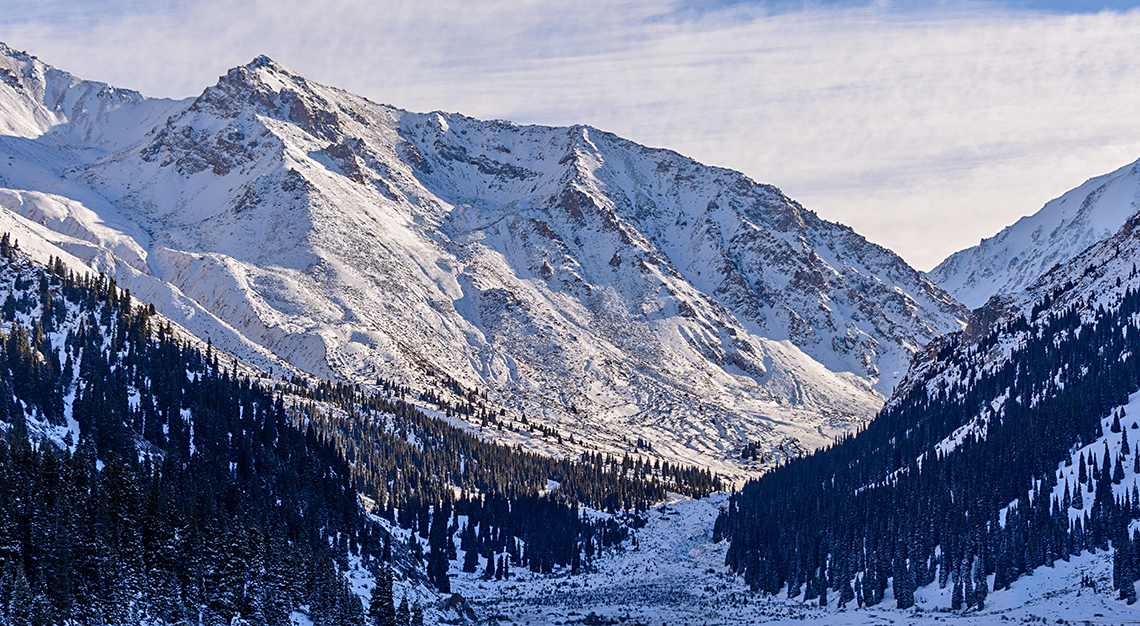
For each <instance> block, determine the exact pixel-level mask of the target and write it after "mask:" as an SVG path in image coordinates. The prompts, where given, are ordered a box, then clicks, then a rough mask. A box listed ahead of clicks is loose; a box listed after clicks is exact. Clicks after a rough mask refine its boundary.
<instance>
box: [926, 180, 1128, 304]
mask: <svg viewBox="0 0 1140 626" xmlns="http://www.w3.org/2000/svg"><path fill="white" fill-rule="evenodd" d="M1137 210H1140V161H1137V162H1134V163H1130V164H1128V165H1125V166H1124V167H1122V168H1120V169H1118V170H1116V171H1115V172H1112V173H1110V174H1105V175H1103V176H1098V177H1096V178H1092V179H1089V180H1088V181H1087V182H1085V183H1084V184H1083V185H1081V186H1080V187H1077V188H1076V189H1073V190H1072V191H1069V192H1067V193H1065V194H1064V195H1062V196H1061V197H1059V198H1057V199H1055V200H1051V201H1050V202H1048V203H1047V204H1046V205H1045V206H1044V207H1042V208H1041V210H1039V211H1038V212H1036V213H1034V214H1033V215H1030V216H1026V217H1023V218H1021V219H1020V220H1018V221H1017V222H1016V223H1014V224H1012V225H1011V226H1007V227H1006V228H1004V229H1002V231H1001V232H999V233H998V234H996V235H994V236H993V237H990V238H989V239H983V240H982V241H981V243H979V244H978V245H976V246H974V247H972V248H967V249H965V250H961V251H959V252H955V253H954V254H952V255H950V256H949V257H948V258H947V259H946V260H945V261H943V262H942V263H940V264H939V265H938V267H936V268H934V269H933V270H931V271H930V272H929V273H927V277H928V278H930V279H931V280H933V281H934V282H935V283H937V284H938V285H940V286H941V287H942V288H944V289H946V290H947V291H949V292H950V293H951V294H952V295H953V296H954V297H955V298H957V299H958V300H959V301H960V302H962V303H963V304H965V305H966V306H969V307H971V308H977V307H980V306H982V305H983V304H985V303H986V301H987V300H989V299H990V297H991V296H994V295H999V294H1014V293H1017V292H1019V291H1021V290H1023V289H1025V288H1026V287H1028V286H1030V285H1032V284H1033V283H1034V281H1036V280H1037V279H1038V278H1039V277H1041V275H1043V274H1045V273H1046V272H1048V271H1049V270H1050V269H1052V268H1053V267H1054V266H1056V265H1063V264H1065V263H1067V262H1068V261H1069V260H1071V259H1072V258H1073V257H1075V256H1077V255H1078V254H1080V253H1081V252H1082V251H1083V250H1084V249H1085V248H1087V247H1089V246H1091V245H1093V244H1095V243H1097V242H1098V241H1101V240H1103V239H1106V238H1108V237H1111V236H1112V235H1113V234H1114V233H1115V232H1116V231H1117V229H1119V228H1120V227H1121V225H1123V224H1124V222H1125V221H1126V220H1127V219H1128V218H1129V217H1131V216H1133V215H1135V214H1136V212H1137Z"/></svg>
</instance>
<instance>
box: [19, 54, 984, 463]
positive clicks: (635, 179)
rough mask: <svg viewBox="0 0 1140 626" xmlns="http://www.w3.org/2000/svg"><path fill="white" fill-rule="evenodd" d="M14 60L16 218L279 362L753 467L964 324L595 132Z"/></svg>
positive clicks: (800, 226) (673, 164) (872, 252)
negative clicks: (152, 93) (448, 394)
mask: <svg viewBox="0 0 1140 626" xmlns="http://www.w3.org/2000/svg"><path fill="white" fill-rule="evenodd" d="M0 64H3V67H5V68H6V70H5V74H4V76H5V79H4V81H3V83H2V84H0V112H2V114H3V116H4V117H5V118H6V119H4V120H3V121H0V124H4V125H5V127H6V128H12V129H17V130H14V131H9V132H12V134H11V135H9V136H5V137H2V138H0V150H2V152H0V187H4V188H5V189H3V190H0V204H3V205H4V206H5V207H6V208H7V209H8V211H7V212H6V214H5V215H4V219H5V220H7V221H9V222H11V223H12V228H10V229H16V230H19V229H18V228H16V227H19V228H22V229H23V231H22V232H25V233H26V236H29V237H36V238H38V239H40V240H42V241H43V242H44V246H45V250H46V249H49V248H53V247H54V248H55V249H59V250H62V251H65V252H67V253H68V257H69V258H75V259H78V260H79V261H81V262H83V263H86V264H87V265H89V266H91V267H94V268H96V269H99V270H100V271H106V272H109V273H112V274H113V275H115V276H116V279H117V280H118V281H119V283H120V284H121V285H123V286H125V287H129V288H131V289H132V290H133V291H134V292H135V294H136V296H138V297H141V298H143V299H145V300H150V301H152V302H154V304H155V306H156V307H158V309H159V310H160V311H162V312H164V313H165V314H167V315H169V316H171V317H172V318H174V319H176V320H179V321H180V322H181V323H183V324H185V325H186V326H187V327H188V328H190V329H192V330H195V331H196V332H199V333H200V334H202V335H204V336H208V337H210V338H211V339H214V340H215V342H218V341H224V342H226V345H224V346H223V347H224V348H226V349H227V350H230V351H232V352H235V353H238V354H239V356H242V357H243V358H249V359H260V360H261V361H262V362H263V364H265V365H266V366H268V367H273V366H275V365H276V366H278V367H297V368H300V369H302V370H305V371H307V372H310V373H312V374H316V375H319V376H322V377H327V378H336V377H343V378H346V379H349V380H353V381H357V382H368V381H370V380H374V379H375V377H376V376H377V375H383V376H385V377H388V378H394V379H397V380H402V381H404V382H405V383H408V384H412V385H414V384H415V383H416V381H417V380H424V377H425V376H446V377H451V378H454V379H456V380H457V381H459V382H460V383H462V384H463V385H465V386H467V387H469V388H474V389H481V390H487V391H488V392H489V393H490V394H492V396H493V397H494V398H495V399H496V400H498V401H499V402H501V403H504V404H505V405H506V406H508V407H510V408H511V410H512V412H517V413H521V414H525V415H527V416H528V417H529V418H530V419H535V418H537V419H539V420H541V421H545V422H547V423H553V424H554V425H556V427H557V428H559V429H560V430H562V431H563V432H568V433H570V434H572V435H574V436H575V437H576V438H577V439H578V440H584V441H586V442H588V443H590V445H591V446H592V447H597V448H601V449H611V450H620V449H623V448H627V449H628V448H629V447H630V446H631V442H633V441H634V440H635V439H641V440H642V446H641V448H642V450H645V448H646V447H652V448H653V449H654V452H656V453H657V454H659V455H661V456H663V457H666V458H673V459H678V460H685V461H689V462H694V461H695V462H700V463H704V464H706V465H711V466H714V467H718V468H719V469H722V471H734V470H739V469H740V468H741V467H742V465H741V463H743V467H744V469H746V470H747V469H748V467H749V465H750V464H751V463H752V462H751V461H749V462H746V463H745V462H743V461H742V460H741V459H740V458H739V453H740V450H741V449H742V447H743V446H745V445H746V444H749V443H751V444H754V446H758V447H759V449H762V450H764V451H766V452H768V454H766V455H761V456H760V457H759V459H758V460H757V461H756V464H757V465H754V466H753V469H758V468H759V467H762V466H763V465H764V464H765V463H771V462H773V461H775V460H776V459H777V458H778V457H779V455H780V454H784V453H795V452H796V451H797V450H802V449H810V448H814V447H816V446H818V445H821V444H823V443H826V442H828V441H830V439H831V437H832V436H834V435H836V434H839V433H841V432H844V431H845V430H846V429H849V428H851V426H852V425H853V424H858V423H861V422H862V421H864V420H866V419H868V418H869V417H870V416H871V415H873V414H874V412H875V411H876V410H877V409H878V407H879V406H880V405H881V403H882V397H883V395H885V394H887V393H889V392H890V390H891V389H892V388H893V386H894V384H895V383H896V382H897V380H898V379H899V377H900V376H901V375H902V374H903V373H904V372H905V370H906V366H907V364H908V362H909V361H910V358H911V356H912V354H913V353H914V352H915V351H916V350H918V349H919V348H920V347H922V346H923V345H924V344H925V343H927V342H928V341H929V340H930V339H931V338H933V337H935V336H937V335H939V334H941V333H943V332H946V331H949V330H956V329H958V328H960V327H961V324H962V320H963V319H964V317H965V310H964V309H963V307H961V306H960V305H958V304H957V303H956V302H955V301H954V300H953V298H951V297H950V296H949V295H947V294H946V293H945V292H943V291H942V290H941V289H939V288H938V287H936V286H935V285H933V284H932V283H931V282H930V281H928V280H926V279H925V278H923V277H922V276H921V275H919V274H918V273H917V272H916V271H914V270H913V269H912V268H910V267H909V266H907V265H906V264H905V263H904V262H903V261H902V260H901V259H900V258H899V257H898V256H896V255H895V254H893V253H891V252H890V251H888V250H885V249H883V248H881V247H879V246H876V245H874V244H871V243H869V242H867V241H866V240H865V239H864V238H863V237H861V236H859V235H858V234H856V233H854V232H853V231H852V230H851V229H850V228H847V227H845V226H842V225H839V224H835V223H831V222H827V221H825V220H822V219H820V218H819V217H817V216H816V215H815V214H814V213H812V212H811V211H808V210H806V209H805V208H803V207H802V206H800V205H799V204H798V203H796V202H794V201H793V200H791V199H789V198H787V197H786V196H784V195H783V194H782V193H780V191H779V190H778V189H776V188H774V187H771V186H768V185H762V184H757V183H755V182H753V181H752V180H750V179H748V178H747V177H745V176H743V175H741V174H739V173H736V172H732V171H729V170H724V169H718V168H712V167H707V166H704V165H701V164H699V163H696V162H694V161H692V160H691V159H687V158H685V157H683V156H681V155H678V154H676V153H673V152H670V151H667V150H659V149H651V148H646V147H643V146H639V145H637V144H634V143H632V142H629V141H626V140H623V139H620V138H618V137H616V136H613V135H611V134H608V133H604V132H601V131H598V130H596V129H592V128H588V127H581V126H575V127H570V128H549V127H540V126H518V125H515V124H512V123H510V122H505V121H492V122H483V121H478V120H473V119H470V118H467V117H464V116H461V115H457V114H443V113H430V114H417V113H409V112H406V111H402V110H400V109H396V108H393V107H389V106H385V105H379V104H376V103H373V102H370V101H368V100H367V99H365V98H361V97H357V96H354V95H351V94H348V93H345V92H343V91H341V90H337V89H333V88H329V87H324V86H321V85H318V84H315V83H313V82H311V81H308V80H306V79H304V78H303V77H301V76H298V75H296V74H295V73H293V72H291V71H289V70H288V69H286V68H284V67H282V66H281V65H279V64H277V63H275V62H273V61H272V60H270V59H268V58H265V57H259V58H258V59H256V60H254V61H253V62H252V63H250V64H249V65H246V66H244V67H239V68H235V69H233V70H231V71H229V72H228V73H227V74H226V75H225V76H223V77H221V79H220V80H219V81H218V83H217V84H216V85H214V86H212V87H209V88H208V89H206V90H205V91H204V92H203V93H202V94H201V95H200V96H199V97H197V98H195V99H192V100H184V101H178V102H174V101H166V100H151V99H148V98H143V97H141V96H138V95H137V94H134V93H133V92H123V91H120V90H115V89H112V88H110V87H107V86H105V85H99V84H98V83H89V82H84V81H79V80H78V79H75V78H74V77H70V75H67V74H64V73H62V72H59V71H58V70H54V69H52V68H50V67H48V66H46V65H44V64H43V63H41V62H40V61H38V60H36V59H35V58H34V57H30V56H28V55H24V54H22V53H15V52H13V51H11V50H10V49H8V48H3V49H0ZM53 77H54V78H53ZM57 103H72V104H68V106H63V105H60V106H57ZM74 103H80V104H74ZM14 232H15V231H14ZM22 245H24V244H23V242H22ZM24 247H25V248H28V247H29V246H27V245H25V246H24ZM33 247H34V246H33ZM563 449H564V450H568V451H576V448H574V447H573V446H563ZM754 449H755V448H754Z"/></svg>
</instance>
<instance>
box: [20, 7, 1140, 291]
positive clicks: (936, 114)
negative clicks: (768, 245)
mask: <svg viewBox="0 0 1140 626" xmlns="http://www.w3.org/2000/svg"><path fill="white" fill-rule="evenodd" d="M4 4H5V9H6V10H5V11H4V12H3V13H0V41H3V42H5V43H7V44H9V45H11V46H13V47H15V48H17V49H24V50H27V51H29V52H31V53H32V54H35V55H36V56H38V57H40V58H41V59H43V60H44V61H46V62H48V63H50V64H52V65H55V66H56V67H59V68H61V69H64V70H67V71H70V72H72V73H74V74H76V75H78V76H81V77H84V78H90V79H94V80H101V81H106V82H109V83H111V84H114V85H116V86H120V87H128V88H132V89H137V90H139V91H142V92H143V93H145V94H148V95H154V96H161V97H178V98H182V97H188V96H194V95H196V94H197V93H200V92H201V90H202V89H203V88H204V87H206V86H207V85H210V84H212V83H214V82H215V81H216V80H217V77H218V76H219V75H221V74H224V73H225V71H226V70H227V69H228V68H230V67H233V66H236V65H240V64H244V63H248V62H249V61H250V60H251V59H253V58H254V57H255V56H257V55H259V54H268V55H269V56H271V57H273V58H274V59H276V60H277V61H278V62H280V63H283V64H284V65H286V66H289V67H290V68H292V69H293V70H295V71H297V72H299V73H301V74H303V75H305V76H307V77H308V78H310V79H311V80H315V81H317V82H320V83H324V84H328V85H334V86H337V87H341V88H343V89H347V90H348V91H351V92H354V93H358V94H361V95H364V96H367V97H368V98H370V99H372V100H374V101H379V102H386V103H390V104H393V105H396V106H399V107H403V108H407V109H411V110H418V111H427V110H446V111H459V112H462V113H465V114H468V115H472V116H475V117H481V118H505V119H512V120H515V121H518V122H521V123H542V124H553V125H566V124H574V123H584V124H590V125H593V126H596V127H599V128H602V129H605V130H609V131H612V132H616V133H618V134H620V135H622V136H625V137H628V138H629V139H632V140H634V141H638V142H640V143H644V144H647V145H652V146H659V147H666V148H671V149H674V150H677V151H679V152H681V153H683V154H686V155H688V156H692V157H694V158H697V159H698V160H701V161H703V162H706V163H709V164H713V165H720V166H725V167H731V168H733V169H737V170H740V171H743V172H744V173H746V174H748V175H749V176H751V177H752V178H754V179H756V180H759V181H762V182H767V183H772V184H775V185H777V186H779V187H780V188H781V189H783V190H784V191H785V192H786V193H787V194H788V195H790V196H791V197H793V198H795V199H797V200H800V201H801V202H803V203H804V204H805V205H806V206H808V207H809V208H812V209H814V210H816V211H817V212H818V213H819V214H820V215H821V216H823V217H824V218H827V219H831V220H835V221H840V222H843V223H846V224H849V225H851V226H852V227H854V228H855V229H856V230H857V231H858V232H860V233H862V234H864V235H866V236H867V237H868V238H869V239H871V240H872V241H875V242H877V243H880V244H883V245H886V246H888V247H890V248H891V249H893V250H895V251H896V252H899V253H900V254H901V255H902V256H903V257H904V258H905V259H907V260H908V261H909V262H911V263H912V264H913V265H915V266H916V267H918V268H920V269H929V268H930V267H933V265H935V264H936V263H937V262H938V261H940V260H941V259H942V258H944V257H945V256H947V255H948V254H950V253H951V252H954V251H955V250H958V249H961V248H963V247H966V246H969V245H973V244H976V243H977V242H978V240H979V239H980V238H981V237H985V236H990V235H992V234H994V233H996V232H997V231H998V230H999V229H1000V228H1001V227H1003V226H1005V225H1007V224H1010V223H1012V222H1013V221H1015V220H1016V219H1017V218H1018V217H1020V216H1022V215H1025V214H1029V213H1032V212H1034V211H1036V210H1037V209H1038V208H1040V207H1041V206H1042V205H1043V204H1044V203H1045V202H1046V201H1048V200H1049V199H1051V198H1053V197H1055V196H1057V195H1060V194H1061V193H1063V192H1064V191H1067V190H1068V189H1070V188H1072V187H1075V186H1077V185H1079V184H1080V183H1082V182H1083V181H1084V180H1086V179H1087V178H1089V177H1092V176H1095V175H1099V174H1103V173H1106V172H1108V171H1111V170H1114V169H1116V168H1118V167H1120V166H1122V165H1124V164H1126V163H1130V162H1132V161H1134V160H1136V159H1137V158H1140V125H1137V124H1136V123H1135V120H1137V119H1140V64H1137V63H1136V62H1135V59H1136V58H1137V51H1138V50H1140V44H1138V43H1137V42H1140V10H1136V9H1135V7H1136V6H1138V5H1140V1H1138V2H1044V1H1010V2H1000V3H999V2H976V1H974V2H967V1H955V2H936V3H929V2H927V3H916V2H889V1H880V2H865V1H864V2H840V1H827V0H817V1H814V2H766V3H765V2H723V1H715V0H714V1H706V2H660V1H656V0H610V1H608V2H602V1H600V0H581V1H579V2H575V3H555V2H538V1H528V0H484V1H482V2H478V3H472V2H466V1H462V0H417V1H410V0H409V1H403V0H400V1H391V0H389V1H381V2H377V1H375V0H340V1H338V2H312V1H311V0H196V1H190V0H158V1H156V2H142V1H140V0H117V1H111V2H81V1H79V0H57V1H55V2H51V1H49V2H43V1H32V0H7V1H6V2H5V3H4ZM1105 8H1108V9H1109V11H1107V12H1106V11H1103V10H1102V9H1105Z"/></svg>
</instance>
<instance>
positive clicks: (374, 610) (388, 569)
mask: <svg viewBox="0 0 1140 626" xmlns="http://www.w3.org/2000/svg"><path fill="white" fill-rule="evenodd" d="M368 619H369V622H370V623H371V624H372V626H395V624H396V608H395V605H394V604H393V601H392V566H390V565H389V564H387V563H384V564H383V565H381V566H380V571H379V573H377V575H376V580H375V584H374V585H373V587H372V594H371V596H370V597H369V599H368Z"/></svg>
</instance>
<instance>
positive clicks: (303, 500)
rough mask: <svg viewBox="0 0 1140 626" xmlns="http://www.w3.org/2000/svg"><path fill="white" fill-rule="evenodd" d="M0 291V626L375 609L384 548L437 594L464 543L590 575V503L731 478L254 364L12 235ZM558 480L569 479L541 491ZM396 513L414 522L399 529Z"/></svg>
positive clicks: (359, 617)
mask: <svg viewBox="0 0 1140 626" xmlns="http://www.w3.org/2000/svg"><path fill="white" fill-rule="evenodd" d="M0 289H2V290H3V291H2V292H0V298H3V304H2V306H0V318H2V321H3V331H4V332H3V333H0V340H2V344H0V429H2V430H3V433H4V436H3V437H2V438H0V621H2V622H3V623H5V624H19V625H21V626H22V625H24V624H49V623H61V622H63V621H66V620H71V622H70V623H82V624H103V623H106V624H115V623H127V622H131V623H140V621H149V622H150V623H156V624H159V623H191V624H231V623H247V624H286V623H288V622H289V615H290V613H291V612H293V611H301V612H303V613H305V614H307V615H308V616H309V617H310V618H311V619H312V620H313V621H314V622H315V623H317V624H362V623H364V621H365V620H366V619H369V620H372V621H374V620H373V619H372V618H367V617H366V611H365V609H364V607H363V605H362V603H361V600H360V598H359V596H358V595H357V594H356V592H354V591H353V590H352V589H351V588H350V586H349V583H348V580H347V579H346V576H345V575H346V573H347V572H349V571H350V570H352V569H353V568H357V569H361V568H362V569H367V570H369V571H372V572H374V573H376V572H378V571H383V570H381V569H380V564H381V563H382V562H384V561H391V562H392V563H393V565H395V566H396V568H397V570H400V569H401V568H402V569H403V570H404V571H403V572H400V574H401V576H405V577H406V576H413V577H414V576H417V575H418V576H420V577H421V578H425V579H426V580H429V581H430V582H431V583H432V584H434V585H435V586H436V587H437V588H438V589H440V590H441V591H447V589H448V586H449V584H448V574H447V570H448V567H449V564H450V563H451V562H453V561H457V560H458V559H460V558H462V559H463V568H464V569H468V571H470V569H469V568H473V567H479V568H481V569H483V570H484V571H486V572H487V575H488V577H489V578H503V577H506V576H509V570H510V568H511V567H528V568H530V569H532V570H535V571H542V572H549V571H551V570H552V569H553V568H555V567H559V566H566V567H568V568H572V569H577V568H579V567H583V566H587V565H588V563H589V559H590V558H591V557H592V556H593V555H594V554H596V552H597V551H598V550H601V549H603V548H605V547H607V546H609V545H612V544H614V543H616V542H620V541H621V539H623V538H624V536H625V532H626V531H625V528H624V527H623V526H622V525H621V524H619V523H617V522H616V521H615V520H613V519H609V520H607V521H605V522H597V521H588V520H586V519H585V518H584V517H583V516H581V515H580V514H579V511H578V506H579V505H580V504H585V505H592V506H597V507H607V508H611V509H629V508H636V507H640V506H645V505H646V504H648V503H650V502H652V501H653V500H655V499H658V498H660V497H662V496H663V495H664V490H665V489H666V488H668V489H670V490H676V491H682V492H686V493H691V494H694V495H701V494H704V493H708V492H709V491H711V490H714V489H716V488H717V487H718V485H719V482H718V481H717V480H716V478H715V477H714V476H712V475H711V474H710V473H708V472H707V471H703V470H694V469H689V468H681V467H669V466H668V465H667V464H666V465H664V466H662V465H658V464H654V465H652V466H651V465H650V464H649V463H645V462H642V461H641V460H640V459H631V458H629V457H627V458H624V459H614V458H601V457H597V456H590V457H589V458H584V459H582V460H578V461H567V460H555V459H550V458H547V457H542V456H539V455H534V454H527V453H523V452H521V451H519V450H515V449H511V448H505V447H502V446H497V445H493V444H489V443H487V442H485V441H482V440H480V439H478V438H476V437H474V436H472V435H469V434H466V433H464V432H462V431H461V430H459V429H457V428H455V427H453V426H451V425H448V424H447V423H445V422H442V421H440V420H435V419H430V418H428V417H426V416H424V415H423V414H422V413H420V412H419V411H417V410H416V409H415V408H414V407H413V406H412V405H411V404H408V403H406V402H405V401H403V400H402V399H401V396H404V395H406V393H407V392H406V390H401V389H398V388H395V387H394V386H388V388H389V389H388V393H384V394H380V395H376V394H372V393H370V392H366V391H364V390H361V389H359V388H355V387H350V386H346V385H341V384H333V383H316V384H313V385H308V384H303V383H302V381H299V380H298V381H296V383H297V384H293V383H283V382H277V383H272V382H266V381H265V380H264V379H260V378H251V377H249V376H247V375H245V374H242V373H241V370H239V368H238V367H236V364H234V363H233V362H232V361H231V360H230V359H229V358H228V357H223V356H221V355H219V354H217V353H216V352H215V351H214V350H213V349H212V347H208V348H207V349H205V350H202V349H199V348H196V347H195V346H194V345H193V344H191V343H188V342H187V341H184V340H183V339H181V338H180V337H182V335H180V334H179V332H178V331H177V330H176V329H173V328H171V327H170V326H169V325H168V324H166V323H164V322H162V321H161V320H160V319H159V318H158V317H157V316H156V315H155V314H154V310H153V308H151V307H147V306H143V305H139V304H138V303H137V302H135V301H133V300H132V298H131V296H130V294H129V293H127V292H122V291H121V290H119V289H118V288H117V287H116V286H115V285H114V282H113V281H110V280H108V279H106V278H104V277H101V276H100V277H93V276H80V275H75V274H73V273H71V272H70V271H68V270H67V269H65V267H64V266H63V264H62V263H61V262H59V261H58V260H54V261H53V262H52V263H51V264H50V267H48V268H46V269H45V268H42V267H39V266H36V265H34V264H32V263H31V262H30V261H28V260H27V259H26V257H24V256H23V255H22V253H20V252H19V251H18V249H17V247H16V245H15V244H14V243H13V242H11V241H10V240H9V238H8V236H7V235H5V236H4V237H3V238H0ZM549 480H555V481H558V482H560V486H559V488H558V489H556V490H554V491H553V492H545V491H544V490H545V489H546V488H547V486H548V481H549ZM456 490H459V494H458V495H456ZM361 495H364V496H367V498H366V500H367V501H369V502H370V506H371V507H372V511H374V512H375V513H376V514H377V515H378V517H373V516H370V515H368V514H367V512H366V507H365V506H362V504H361V502H362V501H361V497H360V496H361ZM461 515H465V516H466V522H465V523H464V526H463V528H462V529H461V528H459V520H460V516H461ZM383 518H388V519H389V520H390V523H388V522H384V520H383ZM396 524H398V525H400V526H403V527H404V528H407V529H413V530H415V531H417V533H418V538H417V536H416V534H412V535H411V536H410V539H408V540H407V542H405V543H401V544H398V545H396V544H395V542H393V541H392V535H390V533H389V531H388V530H387V528H388V527H391V526H392V525H396ZM456 535H458V536H459V538H460V542H461V547H460V548H461V549H462V550H463V551H464V554H462V555H460V554H459V553H458V552H457V550H456V548H455V545H454V538H455V536H456ZM421 539H422V540H424V542H423V544H421V542H420V540H421ZM385 569H386V568H385ZM413 570H414V571H413ZM416 571H418V572H420V573H419V574H417V573H416ZM373 608H374V607H373ZM235 620H236V622H235Z"/></svg>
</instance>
